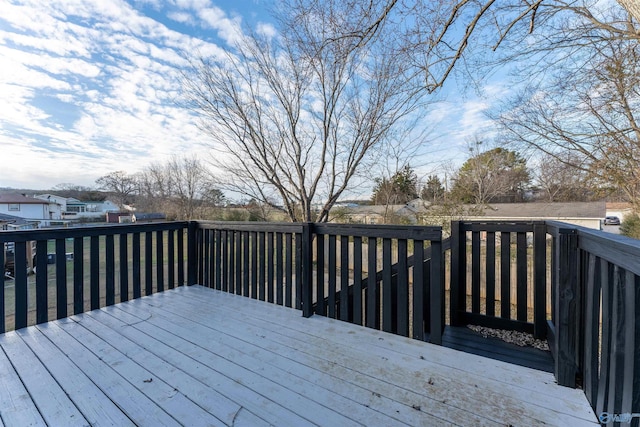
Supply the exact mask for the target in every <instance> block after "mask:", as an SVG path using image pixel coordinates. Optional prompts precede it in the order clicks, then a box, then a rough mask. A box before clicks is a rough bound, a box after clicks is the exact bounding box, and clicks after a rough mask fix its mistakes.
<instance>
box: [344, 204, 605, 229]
mask: <svg viewBox="0 0 640 427" xmlns="http://www.w3.org/2000/svg"><path fill="white" fill-rule="evenodd" d="M461 211H462V212H478V213H477V214H467V215H463V216H462V219H464V220H468V221H549V220H551V221H564V222H567V223H570V224H575V225H579V226H582V227H587V228H592V229H595V230H600V229H601V228H602V221H603V220H604V217H605V216H606V215H608V212H607V210H606V208H605V202H571V203H538V202H535V203H534V202H531V203H494V204H491V205H487V206H484V207H481V206H475V205H463V206H461ZM435 212H438V206H431V205H430V204H429V203H428V202H424V201H422V200H420V199H416V200H412V201H411V202H409V203H407V204H405V205H370V206H357V205H355V206H344V207H339V208H336V209H332V211H331V222H352V223H364V224H384V223H387V224H389V223H395V224H403V223H404V224H438V223H440V222H441V221H442V220H443V219H444V220H445V221H450V220H451V219H452V218H450V217H447V218H442V217H441V214H436V213H435Z"/></svg>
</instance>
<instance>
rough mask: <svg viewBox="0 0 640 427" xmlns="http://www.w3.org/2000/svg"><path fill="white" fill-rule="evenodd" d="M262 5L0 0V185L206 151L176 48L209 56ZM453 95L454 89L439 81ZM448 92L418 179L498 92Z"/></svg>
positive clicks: (91, 174) (471, 129) (481, 123)
mask: <svg viewBox="0 0 640 427" xmlns="http://www.w3.org/2000/svg"><path fill="white" fill-rule="evenodd" d="M268 4H269V2H268V1H266V0H236V1H233V0H225V1H219V0H169V1H162V0H140V1H123V0H96V1H88V0H32V1H28V0H27V1H7V0H0V187H14V188H33V189H48V188H51V187H53V186H55V185H57V184H60V183H72V184H77V185H85V186H93V185H94V183H95V180H96V179H97V178H98V177H100V176H102V175H105V174H107V173H109V172H112V171H116V170H124V171H126V172H128V173H134V172H137V171H139V170H141V169H143V168H144V167H145V166H147V165H149V164H150V163H151V162H164V161H166V160H167V159H169V157H170V156H171V155H173V154H191V153H199V154H202V155H203V156H204V155H205V154H206V153H207V151H208V144H209V141H208V139H207V137H206V135H204V134H202V133H201V132H200V131H199V130H198V129H197V127H196V126H195V124H196V117H194V115H193V114H192V113H191V112H189V111H187V110H185V109H183V108H181V107H179V106H178V104H177V103H176V100H177V99H178V97H179V93H180V92H179V91H180V85H179V82H178V76H179V72H180V69H181V68H182V67H184V66H185V61H184V59H183V57H182V56H181V52H183V51H187V52H189V51H196V50H198V51H200V52H202V53H203V54H215V53H216V52H219V50H220V48H221V47H224V46H225V45H226V43H227V42H228V41H230V40H233V38H234V37H237V35H238V34H239V33H241V31H242V26H243V25H245V24H248V25H250V26H255V25H269V24H268V22H269V15H268V13H267V11H266V7H267V5H268ZM448 91H449V93H450V94H453V95H456V87H455V84H453V83H452V84H450V85H449V86H448ZM504 92H505V89H504V87H503V86H501V85H500V84H493V85H489V86H487V87H486V91H485V95H486V97H485V98H483V99H479V98H477V97H475V96H473V95H469V96H467V97H466V98H464V99H462V100H460V98H458V97H457V96H455V97H454V96H452V95H449V99H450V100H449V101H447V100H445V101H443V102H442V103H441V104H439V105H438V106H437V107H435V108H433V107H432V109H431V110H430V111H425V112H424V116H425V117H424V120H425V122H427V123H430V124H433V129H432V133H431V135H432V137H431V138H432V141H431V142H430V144H431V145H432V149H430V150H429V152H430V153H433V154H432V155H431V156H429V158H428V159H424V160H423V161H420V162H419V163H421V164H426V165H427V166H426V167H425V168H423V169H422V170H421V172H422V173H423V174H425V173H429V172H431V171H432V170H436V169H437V165H438V164H439V163H440V162H446V161H450V160H452V159H453V160H454V161H457V162H459V161H460V159H461V158H463V157H464V155H465V152H466V149H465V146H466V145H465V144H466V141H468V140H469V139H470V138H471V137H472V136H473V135H474V133H482V131H483V129H485V130H487V129H489V130H490V129H491V124H490V122H489V121H488V120H487V119H486V118H485V117H484V114H483V113H484V111H486V110H487V108H489V107H490V106H491V104H492V102H494V101H495V100H496V99H499V98H500V97H501V96H502V95H504Z"/></svg>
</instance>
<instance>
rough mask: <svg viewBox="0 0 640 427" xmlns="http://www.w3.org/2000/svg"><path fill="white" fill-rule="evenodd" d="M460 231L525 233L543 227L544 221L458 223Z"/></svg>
mask: <svg viewBox="0 0 640 427" xmlns="http://www.w3.org/2000/svg"><path fill="white" fill-rule="evenodd" d="M460 224H461V225H462V228H461V231H493V232H496V231H501V232H527V231H533V229H534V228H535V226H536V225H544V221H498V220H495V221H494V220H490V221H476V220H474V221H460Z"/></svg>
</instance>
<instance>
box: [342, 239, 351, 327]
mask: <svg viewBox="0 0 640 427" xmlns="http://www.w3.org/2000/svg"><path fill="white" fill-rule="evenodd" d="M351 310H352V308H351V307H349V236H345V235H342V236H340V320H349V311H351Z"/></svg>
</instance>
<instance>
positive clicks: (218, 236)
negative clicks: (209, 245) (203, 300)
mask: <svg viewBox="0 0 640 427" xmlns="http://www.w3.org/2000/svg"><path fill="white" fill-rule="evenodd" d="M214 236H215V237H214V239H215V242H216V249H215V251H216V254H215V263H214V269H215V272H216V273H215V276H216V285H215V287H216V289H217V290H219V291H220V290H222V270H223V266H222V231H221V230H215V233H214Z"/></svg>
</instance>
